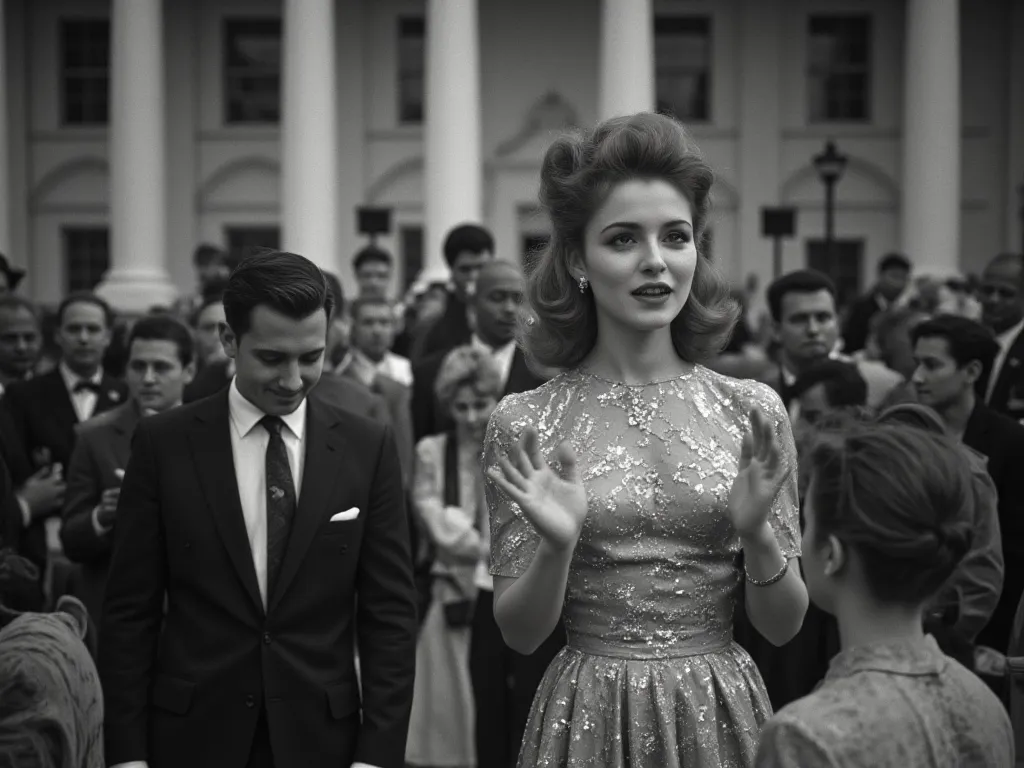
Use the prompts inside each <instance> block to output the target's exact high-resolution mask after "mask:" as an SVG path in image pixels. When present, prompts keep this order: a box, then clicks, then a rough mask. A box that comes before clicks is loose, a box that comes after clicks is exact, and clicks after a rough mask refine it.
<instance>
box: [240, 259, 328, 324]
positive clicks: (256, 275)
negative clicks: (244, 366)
mask: <svg viewBox="0 0 1024 768" xmlns="http://www.w3.org/2000/svg"><path fill="white" fill-rule="evenodd" d="M261 305H265V306H267V307H269V308H270V309H273V310H274V311H275V312H280V313H281V314H282V315H286V316H287V317H290V318H292V319H294V320H303V319H305V318H307V317H309V316H310V315H312V314H313V313H314V312H319V311H321V310H322V311H323V312H325V313H326V314H327V317H328V318H329V317H330V316H331V314H332V312H333V311H334V297H333V296H332V295H331V292H330V290H328V287H327V278H326V277H325V276H324V273H323V272H322V271H321V270H320V268H319V267H318V266H317V265H316V264H314V263H313V262H312V261H310V260H309V259H307V258H305V257H304V256H299V255H298V254H296V253H287V252H285V251H263V252H260V253H254V254H252V255H251V256H248V257H247V258H246V259H244V260H243V261H242V262H241V263H240V264H239V265H238V266H237V267H235V271H234V272H232V273H231V278H230V279H229V280H228V285H227V289H226V290H225V291H224V315H225V318H226V319H227V324H228V326H229V327H230V328H231V330H232V331H234V333H235V335H236V336H237V337H238V338H241V337H242V336H243V335H245V333H246V332H248V331H249V329H250V328H251V327H252V311H253V310H254V309H256V307H258V306H261Z"/></svg>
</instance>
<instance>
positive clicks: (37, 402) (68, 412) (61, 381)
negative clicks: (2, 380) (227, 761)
mask: <svg viewBox="0 0 1024 768" xmlns="http://www.w3.org/2000/svg"><path fill="white" fill-rule="evenodd" d="M113 321H114V315H113V312H111V310H110V307H109V306H107V304H106V302H104V301H103V300H102V299H100V298H99V297H98V296H96V295H94V294H91V293H73V294H71V295H69V296H68V297H67V298H65V299H64V301H62V302H61V304H60V307H59V308H58V310H57V334H56V338H57V343H58V345H59V346H60V349H61V362H60V364H59V365H58V366H57V368H56V369H54V370H53V371H50V372H49V373H46V374H43V375H42V376H37V377H35V378H33V379H31V380H29V381H17V382H13V383H11V385H10V386H9V387H8V388H7V391H6V393H5V394H4V397H3V400H0V405H2V410H3V423H4V425H5V430H6V432H7V434H5V436H4V441H3V442H4V448H5V451H6V453H7V455H6V456H5V458H6V459H7V462H8V466H9V467H10V471H11V476H12V478H13V479H14V483H15V485H16V486H18V487H19V488H20V495H21V496H22V498H23V500H24V501H25V503H24V504H23V505H22V506H23V511H24V513H25V514H24V515H23V519H22V520H21V523H22V524H21V527H20V531H18V535H17V539H18V541H17V542H15V546H16V547H18V549H19V551H20V552H21V554H23V555H24V556H25V557H28V558H29V559H30V560H32V561H33V562H35V563H36V564H37V565H39V566H40V567H42V566H43V565H44V564H45V562H46V559H47V552H48V551H50V552H53V551H55V549H56V548H57V547H58V545H59V539H58V536H59V529H60V503H57V504H56V505H51V504H50V503H49V501H47V502H46V503H42V504H38V503H36V498H37V494H36V490H37V489H38V488H37V486H40V485H41V484H45V483H51V484H54V483H58V482H59V483H61V484H62V481H61V480H60V479H59V478H60V476H61V474H62V473H63V471H64V469H65V468H66V467H67V465H68V462H69V461H70V459H71V450H72V448H73V447H74V444H75V426H76V425H77V424H79V423H80V422H83V421H86V420H88V419H90V418H92V417H93V416H95V415H96V414H99V413H103V412H105V411H109V410H110V409H111V408H114V407H116V406H118V405H121V404H123V403H124V402H125V398H126V396H127V389H126V387H125V385H124V383H123V382H121V381H118V380H116V379H113V378H111V377H110V376H108V375H106V374H105V373H104V372H103V367H102V366H103V355H104V353H105V352H106V350H107V347H108V346H109V344H110V334H111V328H112V327H113ZM26 485H28V486H29V487H28V488H27V489H26V487H25V486H26ZM43 496H44V497H45V498H47V499H49V498H51V497H52V494H51V495H46V494H43ZM62 501H63V499H60V502H62Z"/></svg>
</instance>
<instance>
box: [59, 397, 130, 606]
mask: <svg viewBox="0 0 1024 768" xmlns="http://www.w3.org/2000/svg"><path fill="white" fill-rule="evenodd" d="M138 423H139V412H138V408H136V406H135V403H132V402H128V403H126V404H124V405H122V406H120V407H118V408H115V409H114V410H112V411H107V412H106V413H103V414H100V415H99V416H96V417H95V418H92V419H89V421H86V422H84V423H82V424H80V425H79V426H78V442H77V443H75V450H74V452H73V453H72V454H71V465H70V467H69V468H68V473H67V483H68V489H67V494H66V495H65V497H64V524H63V526H62V527H61V531H60V540H61V543H62V544H63V545H64V554H65V555H66V556H67V558H68V559H69V560H71V562H73V563H78V564H79V566H80V567H79V569H78V573H77V574H76V575H75V577H74V582H73V589H72V591H73V593H74V595H75V597H77V598H78V599H79V600H81V601H82V603H83V604H84V605H85V607H86V608H87V609H88V611H89V615H90V616H91V617H92V620H93V621H94V622H96V623H99V621H100V614H101V610H102V608H103V592H104V589H105V588H106V584H107V569H108V568H109V567H110V551H111V540H112V536H111V534H110V533H106V534H102V535H100V534H98V533H97V532H96V529H95V528H94V527H93V524H92V512H93V510H94V509H95V508H96V505H97V504H99V503H100V496H101V495H102V494H103V492H104V491H105V490H107V489H108V488H117V487H118V486H120V485H121V481H120V480H119V479H118V478H117V475H116V474H115V472H116V470H118V469H120V470H123V469H124V468H125V467H127V466H128V459H129V457H130V456H131V452H132V434H133V433H134V432H135V426H136V425H137V424H138Z"/></svg>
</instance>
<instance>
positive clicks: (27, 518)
mask: <svg viewBox="0 0 1024 768" xmlns="http://www.w3.org/2000/svg"><path fill="white" fill-rule="evenodd" d="M16 498H17V499H18V506H19V507H21V524H22V526H23V527H25V528H28V527H29V526H30V525H32V508H31V507H30V506H29V505H28V502H27V501H25V499H24V497H22V496H21V494H18V495H17V496H16Z"/></svg>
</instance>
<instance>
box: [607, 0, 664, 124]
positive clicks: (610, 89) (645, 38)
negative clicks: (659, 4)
mask: <svg viewBox="0 0 1024 768" xmlns="http://www.w3.org/2000/svg"><path fill="white" fill-rule="evenodd" d="M600 60H601V65H600V66H601V78H600V89H601V91H600V114H599V118H600V119H601V120H605V119H607V118H609V117H616V116H618V115H628V114H632V113H634V112H649V111H651V110H653V109H654V107H655V97H654V16H653V12H652V10H651V0H602V3H601V54H600Z"/></svg>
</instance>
